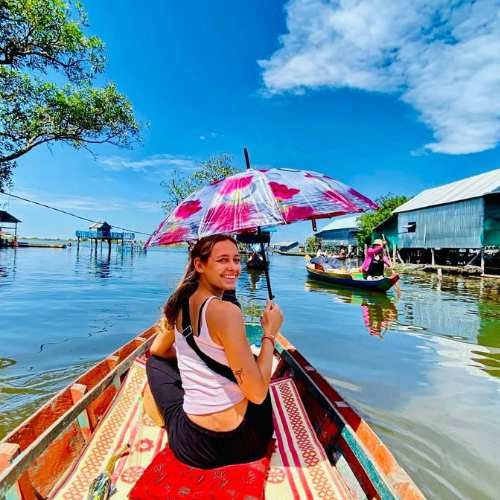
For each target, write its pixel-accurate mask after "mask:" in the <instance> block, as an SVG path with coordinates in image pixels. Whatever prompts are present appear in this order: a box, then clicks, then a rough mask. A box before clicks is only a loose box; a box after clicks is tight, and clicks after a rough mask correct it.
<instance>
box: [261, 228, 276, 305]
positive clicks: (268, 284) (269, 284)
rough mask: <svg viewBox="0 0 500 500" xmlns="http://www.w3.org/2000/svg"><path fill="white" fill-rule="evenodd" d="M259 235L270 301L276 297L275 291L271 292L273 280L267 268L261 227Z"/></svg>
mask: <svg viewBox="0 0 500 500" xmlns="http://www.w3.org/2000/svg"><path fill="white" fill-rule="evenodd" d="M257 234H258V235H259V240H260V252H261V253H262V258H263V259H264V273H265V275H266V285H267V295H268V296H269V300H273V299H274V295H273V291H272V290H271V279H270V278H269V268H268V266H267V257H266V251H265V249H264V241H263V239H262V230H261V229H260V227H258V228H257Z"/></svg>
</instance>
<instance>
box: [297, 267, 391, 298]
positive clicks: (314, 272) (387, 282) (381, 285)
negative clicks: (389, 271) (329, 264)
mask: <svg viewBox="0 0 500 500" xmlns="http://www.w3.org/2000/svg"><path fill="white" fill-rule="evenodd" d="M306 269H307V274H308V275H309V276H310V277H311V278H314V279H316V280H321V281H325V282H327V283H333V284H335V285H342V286H349V287H355V288H363V289H364V290H374V291H379V292H386V291H387V290H389V289H390V288H391V287H392V286H394V285H395V284H396V283H397V281H398V280H399V274H397V273H394V274H393V275H392V276H389V277H386V276H384V277H383V278H380V279H373V280H366V279H364V278H363V273H359V272H350V271H339V270H330V271H322V270H320V269H318V268H317V266H315V265H314V264H307V265H306Z"/></svg>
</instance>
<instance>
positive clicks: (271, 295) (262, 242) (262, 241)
mask: <svg viewBox="0 0 500 500" xmlns="http://www.w3.org/2000/svg"><path fill="white" fill-rule="evenodd" d="M243 154H244V155H245V163H246V167H247V170H249V169H250V157H249V156H248V149H247V148H243ZM257 234H258V235H259V241H260V252H261V254H262V258H263V259H264V273H265V274H266V285H267V295H268V296H269V300H273V299H274V295H273V292H272V290H271V279H270V278H269V267H268V265H267V257H266V251H265V249H264V240H263V239H262V230H261V229H260V227H258V228H257Z"/></svg>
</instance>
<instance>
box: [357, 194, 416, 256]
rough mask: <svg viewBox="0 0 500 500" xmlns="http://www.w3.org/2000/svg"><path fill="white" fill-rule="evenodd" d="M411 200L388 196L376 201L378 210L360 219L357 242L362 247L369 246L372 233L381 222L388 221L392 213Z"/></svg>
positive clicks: (404, 197) (405, 197) (403, 197)
mask: <svg viewBox="0 0 500 500" xmlns="http://www.w3.org/2000/svg"><path fill="white" fill-rule="evenodd" d="M408 200H409V198H408V197H407V196H394V195H392V194H387V195H386V196H382V197H380V198H378V199H377V200H376V202H377V204H378V205H379V208H378V210H376V211H375V212H372V213H366V214H363V215H361V216H360V217H359V219H358V220H359V232H358V234H357V236H356V237H357V240H358V243H359V245H360V246H363V245H364V244H365V243H366V244H367V245H369V244H370V243H371V235H372V231H373V230H374V229H375V227H377V226H378V225H379V224H380V223H381V222H384V221H385V220H386V219H388V218H389V217H390V216H391V214H392V212H393V211H394V210H395V209H396V208H397V207H399V206H400V205H402V204H403V203H406V202H407V201H408Z"/></svg>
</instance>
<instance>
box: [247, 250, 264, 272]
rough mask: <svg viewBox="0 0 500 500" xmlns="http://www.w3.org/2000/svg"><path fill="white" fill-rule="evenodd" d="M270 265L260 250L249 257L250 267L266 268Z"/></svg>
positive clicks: (248, 263) (248, 265)
mask: <svg viewBox="0 0 500 500" xmlns="http://www.w3.org/2000/svg"><path fill="white" fill-rule="evenodd" d="M266 267H269V260H268V258H266V260H264V259H263V258H262V255H261V254H260V252H253V253H252V254H251V255H250V256H249V257H248V259H247V268H248V269H265V268H266Z"/></svg>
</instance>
